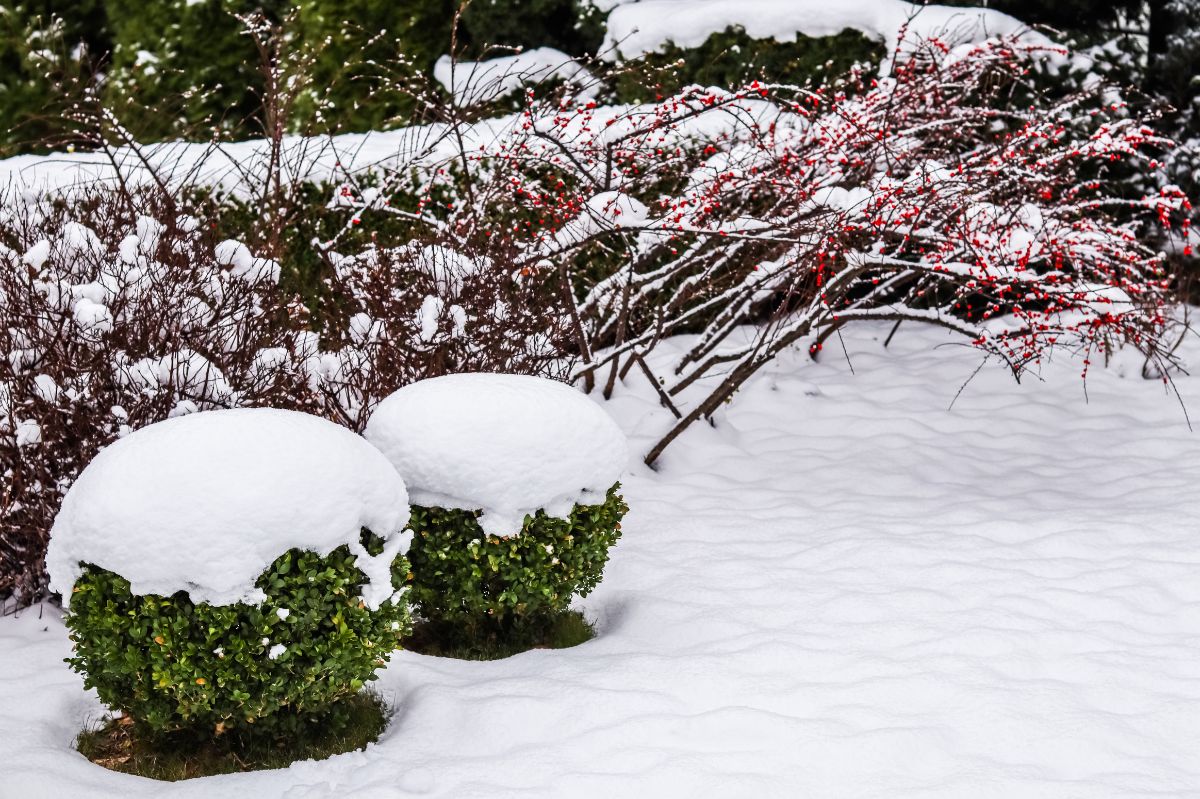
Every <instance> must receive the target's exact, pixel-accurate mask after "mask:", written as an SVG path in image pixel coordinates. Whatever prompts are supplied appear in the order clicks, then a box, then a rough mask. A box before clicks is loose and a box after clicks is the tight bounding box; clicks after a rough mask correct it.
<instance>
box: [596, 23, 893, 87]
mask: <svg viewBox="0 0 1200 799" xmlns="http://www.w3.org/2000/svg"><path fill="white" fill-rule="evenodd" d="M883 50H884V48H883V43H882V42H877V41H873V40H871V39H868V38H867V37H866V36H864V35H863V34H862V33H860V32H859V31H856V30H851V29H849V28H847V29H845V30H843V31H842V32H841V33H839V34H837V35H836V36H821V37H812V36H804V35H803V34H800V35H798V36H797V37H796V40H795V41H792V42H779V41H775V40H774V39H753V38H751V37H750V36H749V35H747V34H746V32H745V31H744V30H742V29H741V28H726V29H725V30H724V31H723V32H722V33H714V34H712V35H711V36H709V37H708V38H707V39H706V40H705V41H704V44H702V45H700V46H699V47H693V48H688V49H683V48H680V47H676V46H675V45H669V46H668V47H667V48H666V49H665V50H663V51H662V52H657V53H650V54H648V55H646V56H644V57H643V58H642V59H641V60H640V62H638V64H636V65H634V68H632V69H631V70H630V71H629V72H628V73H627V74H625V75H623V76H622V77H621V78H620V79H619V80H618V83H617V97H618V99H619V100H620V101H622V102H632V101H637V100H647V101H648V100H653V99H654V97H653V96H647V92H648V90H649V89H650V88H652V89H653V90H657V93H658V94H660V95H663V96H667V95H671V94H674V93H676V92H678V91H679V90H680V89H681V88H683V87H684V86H688V85H690V84H693V83H698V84H700V85H702V86H721V87H724V88H733V87H736V86H741V85H744V84H746V83H748V82H750V81H752V80H765V81H767V82H772V83H792V84H804V83H805V82H807V81H813V82H819V81H823V80H833V79H834V78H837V77H839V76H840V75H842V74H843V73H844V72H846V71H847V70H848V69H850V67H851V66H853V65H854V64H857V63H862V62H878V61H879V59H880V58H881V57H882V56H883ZM680 61H682V64H681V65H680V64H679V62H680Z"/></svg>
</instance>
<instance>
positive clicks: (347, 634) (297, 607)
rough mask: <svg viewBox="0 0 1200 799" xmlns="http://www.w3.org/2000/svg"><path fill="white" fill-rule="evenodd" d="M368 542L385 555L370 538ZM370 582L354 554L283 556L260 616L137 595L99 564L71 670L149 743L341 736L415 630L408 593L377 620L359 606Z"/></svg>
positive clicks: (245, 607) (75, 613)
mask: <svg viewBox="0 0 1200 799" xmlns="http://www.w3.org/2000/svg"><path fill="white" fill-rule="evenodd" d="M363 542H364V545H365V546H366V547H367V549H368V551H371V552H372V554H377V553H378V552H379V551H381V547H382V541H381V540H380V539H379V538H377V537H375V536H373V535H372V534H370V533H369V532H368V531H365V530H364V532H363ZM407 572H408V564H407V561H405V559H404V558H403V557H402V556H401V557H397V559H396V560H395V562H393V564H392V583H393V585H394V586H396V587H398V588H400V587H403V584H404V580H405V577H406V575H407ZM365 582H366V576H365V575H364V574H363V573H362V572H361V571H360V570H359V569H358V568H357V567H356V566H355V563H354V557H353V556H352V555H351V553H350V551H349V548H348V547H346V546H342V547H339V548H338V549H335V550H334V551H333V552H331V553H329V554H328V555H325V556H321V555H318V554H316V553H314V552H309V551H302V550H299V549H293V550H290V551H288V552H286V553H284V554H283V555H281V556H280V557H279V558H277V559H276V560H275V562H274V563H272V564H271V565H270V567H268V568H267V570H266V571H264V572H263V574H262V576H261V577H260V578H259V579H258V582H257V585H258V587H259V588H260V589H262V591H263V592H264V593H265V594H266V601H265V602H264V603H262V604H261V605H250V604H245V603H237V604H232V605H209V604H206V603H198V604H197V603H193V602H192V601H191V600H190V599H189V598H188V596H187V594H185V593H183V592H180V593H177V594H174V595H172V596H159V595H154V594H149V595H144V596H137V595H134V594H132V593H131V592H130V585H129V582H128V581H127V580H125V579H124V578H122V577H121V576H120V575H118V574H114V573H113V572H111V571H107V570H105V569H101V568H97V567H95V566H90V565H89V566H87V567H86V568H85V570H84V573H83V575H82V576H81V577H80V578H79V580H78V581H77V582H76V584H75V588H74V591H73V592H72V597H71V604H70V610H69V611H68V613H67V615H66V624H67V627H68V628H69V629H70V631H71V639H72V641H74V644H75V654H74V656H73V657H70V658H67V662H68V663H69V664H71V666H72V668H74V669H75V670H76V671H78V672H80V673H81V674H83V675H84V676H85V685H86V686H87V687H88V688H95V689H96V692H97V693H98V694H99V695H100V699H101V700H103V701H104V702H105V703H106V704H107V705H109V706H110V707H112V708H115V709H119V710H121V711H124V712H125V713H126V714H127V715H128V716H129V717H131V718H132V719H133V720H134V722H135V723H137V724H139V725H144V728H145V729H146V730H147V731H148V732H149V733H150V734H159V733H162V734H173V733H182V732H183V731H191V732H195V733H199V734H201V735H205V736H209V737H211V736H212V735H213V734H216V735H222V734H225V733H230V734H231V735H233V736H235V737H254V738H258V739H261V738H262V737H275V738H282V737H284V736H288V735H292V734H297V733H299V732H301V731H303V730H304V729H305V728H306V727H307V726H308V725H310V724H312V723H314V722H319V723H321V724H323V725H332V726H334V727H336V726H338V725H339V724H341V723H343V722H344V719H343V718H341V712H340V709H339V705H338V702H339V700H342V699H346V698H348V697H350V696H352V695H353V694H355V693H356V692H357V691H358V690H359V689H360V688H362V687H363V685H364V683H366V682H367V681H369V680H372V679H374V671H375V669H376V668H378V667H380V666H382V665H384V664H385V663H386V662H387V660H388V657H389V654H390V653H391V652H392V651H393V650H395V649H398V648H399V646H400V640H401V639H402V638H403V637H404V636H406V635H407V634H408V632H409V630H410V627H411V623H410V619H409V610H408V602H407V598H406V597H405V596H404V595H403V594H402V595H401V597H400V598H398V601H386V602H384V603H383V605H381V606H380V608H379V609H378V610H376V611H372V610H370V609H369V608H367V607H366V605H365V604H364V602H363V601H362V599H361V596H360V595H361V587H362V585H363V584H364V583H365ZM277 645H282V646H284V647H286V649H284V650H283V651H282V653H280V652H279V651H278V649H277V648H276V646H277Z"/></svg>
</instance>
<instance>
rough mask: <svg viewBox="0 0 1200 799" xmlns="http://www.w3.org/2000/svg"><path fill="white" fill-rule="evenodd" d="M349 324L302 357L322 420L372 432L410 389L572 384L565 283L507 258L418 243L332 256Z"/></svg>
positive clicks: (332, 328)
mask: <svg viewBox="0 0 1200 799" xmlns="http://www.w3.org/2000/svg"><path fill="white" fill-rule="evenodd" d="M326 257H327V258H328V259H329V260H330V262H331V263H332V264H334V272H335V275H334V277H333V279H332V280H331V281H330V283H331V286H332V287H333V291H334V292H335V294H336V296H337V298H338V301H339V306H340V314H341V318H344V319H346V321H345V322H344V323H339V324H327V325H326V329H325V333H324V336H323V337H322V339H321V340H320V342H319V347H318V339H317V337H316V336H315V335H314V336H309V337H307V338H304V339H303V341H305V342H307V346H308V349H307V350H304V351H303V352H302V354H304V355H306V356H307V357H306V358H305V360H304V361H303V364H304V367H305V369H306V372H307V374H308V375H309V380H310V385H311V386H312V388H313V393H314V398H313V401H314V403H316V404H315V406H314V408H315V409H317V412H319V413H321V414H322V415H324V416H327V417H329V418H331V419H335V420H337V421H339V422H342V423H343V424H345V425H347V426H348V427H350V428H352V429H354V430H362V429H363V426H364V425H365V424H366V422H367V418H368V416H369V415H370V413H371V411H372V410H373V409H374V408H375V406H376V405H377V404H378V403H379V402H380V401H381V400H382V399H383V398H384V397H387V396H388V395H389V394H391V393H392V392H394V391H395V390H396V389H398V388H400V387H401V386H405V385H408V384H410V383H413V382H416V381H418V380H423V379H425V378H430V377H437V376H439V375H444V374H451V373H458V372H472V371H487V372H503V373H506V374H520V375H535V376H539V377H550V378H563V377H566V375H567V374H568V372H569V370H570V360H569V358H568V357H566V356H567V354H568V353H569V352H570V346H571V341H570V334H569V324H570V316H569V315H568V313H567V312H566V310H564V308H563V305H564V303H563V298H562V295H561V293H559V292H558V291H556V290H555V289H556V288H557V283H556V282H555V281H554V280H547V278H546V277H545V275H544V274H542V273H540V272H534V271H532V270H527V271H526V272H525V273H524V274H522V272H521V271H519V270H515V269H513V267H512V266H511V263H510V262H509V261H508V259H507V257H506V256H505V254H504V253H498V252H495V251H494V250H489V249H488V248H478V247H458V248H455V247H451V246H446V245H444V244H439V243H427V242H423V241H421V240H419V239H418V240H413V241H410V242H408V243H404V244H400V245H399V246H390V247H384V246H373V247H367V248H365V249H363V250H362V251H360V252H358V253H357V254H355V255H346V256H343V255H340V254H338V253H336V252H329V253H327V254H326Z"/></svg>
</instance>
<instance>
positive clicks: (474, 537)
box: [364, 374, 628, 633]
mask: <svg viewBox="0 0 1200 799" xmlns="http://www.w3.org/2000/svg"><path fill="white" fill-rule="evenodd" d="M364 435H365V436H366V437H367V439H368V440H369V441H371V442H372V443H374V444H375V445H376V446H377V447H379V449H380V450H381V451H382V452H383V453H384V455H386V456H387V457H388V458H389V459H390V460H391V462H392V464H393V465H395V466H396V469H397V471H399V473H400V474H401V476H402V477H404V480H405V483H406V484H407V485H408V487H409V490H410V492H411V496H412V499H413V502H414V506H413V515H412V520H411V522H410V524H409V526H410V529H411V530H412V531H413V533H414V537H413V544H412V547H411V549H410V550H409V559H410V561H411V562H412V572H413V578H412V587H413V590H412V600H413V603H414V608H415V610H416V611H417V612H418V613H419V614H420V615H421V616H423V617H424V618H426V619H428V620H431V621H435V622H449V623H450V624H451V625H452V626H453V627H455V628H457V629H459V630H464V631H470V630H479V631H480V632H485V631H487V630H490V631H492V632H499V633H503V632H506V631H508V630H509V629H511V628H513V627H516V626H520V625H522V624H524V623H528V622H530V621H532V620H535V619H538V618H544V617H545V616H546V615H548V614H552V613H555V612H558V611H562V610H564V609H566V608H567V606H568V605H569V604H570V602H571V599H572V597H573V596H575V595H576V594H581V595H585V594H587V593H588V592H590V591H591V590H592V589H593V588H595V586H596V584H597V583H598V582H599V581H600V578H601V576H602V574H603V571H604V565H605V563H606V562H607V560H608V551H609V549H610V548H611V547H612V545H613V544H615V543H616V541H617V539H618V538H619V537H620V528H621V525H620V521H621V517H622V516H623V515H624V514H625V512H626V510H627V507H626V505H625V502H624V500H623V499H622V498H621V496H620V495H619V494H618V493H617V488H618V486H617V484H616V481H617V479H618V478H619V477H620V475H621V473H622V471H623V470H624V468H625V464H626V461H627V458H628V453H627V450H626V444H625V437H624V435H623V434H622V433H621V431H620V429H619V428H617V426H616V424H615V423H614V422H613V421H612V419H610V418H609V416H608V415H607V414H606V413H604V411H602V410H601V409H600V408H599V407H598V406H597V405H596V404H595V403H594V402H593V401H592V400H590V399H589V398H588V397H586V396H584V395H583V394H581V393H580V392H578V391H576V390H574V389H572V388H570V387H569V386H566V385H564V384H562V383H558V382H555V381H552V380H545V379H540V378H535V377H524V376H517V375H499V374H459V375H447V376H445V377H439V378H435V379H432V380H423V381H420V382H417V383H414V384H412V385H409V386H406V387H405V388H402V389H400V390H399V391H397V392H396V393H395V394H393V395H392V396H390V397H388V398H387V399H386V400H384V401H383V402H382V403H380V405H379V408H378V409H377V410H376V411H375V414H374V415H373V416H372V417H371V420H370V422H369V423H368V425H367V429H366V431H365V433H364Z"/></svg>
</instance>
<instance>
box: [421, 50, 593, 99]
mask: <svg viewBox="0 0 1200 799" xmlns="http://www.w3.org/2000/svg"><path fill="white" fill-rule="evenodd" d="M433 77H434V78H435V79H436V80H437V82H438V83H440V84H442V86H443V87H445V89H446V91H448V92H450V93H451V94H452V95H454V101H455V102H456V103H458V104H459V105H474V104H476V103H490V102H492V101H493V100H498V99H499V98H501V97H503V96H504V95H506V94H508V93H510V92H514V91H516V90H517V89H520V88H521V87H522V86H523V85H524V84H525V83H527V82H537V81H548V80H551V79H552V78H560V79H561V80H563V81H566V82H568V83H570V82H586V81H587V79H588V77H589V75H588V71H587V69H586V68H585V67H584V66H583V65H582V64H580V63H578V62H577V61H576V60H575V59H574V58H572V57H571V56H569V55H567V54H566V53H564V52H563V51H561V50H555V49H554V48H553V47H535V48H534V49H532V50H526V51H524V52H520V53H516V54H514V55H510V56H501V57H499V58H490V59H488V60H487V61H459V62H457V63H455V62H454V60H453V59H452V58H450V56H448V55H444V56H442V57H441V58H439V59H438V60H437V63H436V64H434V65H433Z"/></svg>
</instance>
